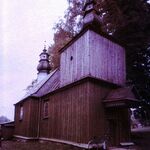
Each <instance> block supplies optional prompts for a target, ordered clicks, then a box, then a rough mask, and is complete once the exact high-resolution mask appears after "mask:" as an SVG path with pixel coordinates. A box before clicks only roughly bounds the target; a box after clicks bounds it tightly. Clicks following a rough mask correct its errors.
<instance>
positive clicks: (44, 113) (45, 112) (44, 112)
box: [43, 101, 48, 118]
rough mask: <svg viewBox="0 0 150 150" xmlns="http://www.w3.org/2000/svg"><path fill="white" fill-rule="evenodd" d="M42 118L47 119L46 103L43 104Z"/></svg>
mask: <svg viewBox="0 0 150 150" xmlns="http://www.w3.org/2000/svg"><path fill="white" fill-rule="evenodd" d="M43 117H44V118H47V117H48V102H47V101H46V102H44V110H43Z"/></svg>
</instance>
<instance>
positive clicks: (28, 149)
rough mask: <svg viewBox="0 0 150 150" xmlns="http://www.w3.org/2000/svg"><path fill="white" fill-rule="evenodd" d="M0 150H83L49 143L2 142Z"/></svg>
mask: <svg viewBox="0 0 150 150" xmlns="http://www.w3.org/2000/svg"><path fill="white" fill-rule="evenodd" d="M0 150H83V149H79V148H77V147H73V146H69V145H62V144H58V143H51V142H37V141H36V142H23V141H2V148H0Z"/></svg>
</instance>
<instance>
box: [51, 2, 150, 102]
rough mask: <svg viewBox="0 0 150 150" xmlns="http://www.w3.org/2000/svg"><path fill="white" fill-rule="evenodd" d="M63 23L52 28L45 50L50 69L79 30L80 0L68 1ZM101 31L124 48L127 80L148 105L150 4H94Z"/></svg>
mask: <svg viewBox="0 0 150 150" xmlns="http://www.w3.org/2000/svg"><path fill="white" fill-rule="evenodd" d="M68 3H69V6H68V9H67V10H66V13H65V16H64V19H61V20H59V22H58V23H57V24H56V25H55V27H54V29H55V34H54V44H53V45H52V46H51V47H50V48H49V52H50V53H51V60H52V64H53V67H57V66H59V53H58V51H59V49H60V48H61V47H63V46H64V45H65V44H66V43H67V42H68V41H69V40H71V39H72V38H73V37H74V36H75V35H76V34H77V33H78V32H79V31H80V30H81V28H82V15H83V12H82V8H83V5H84V3H83V1H82V0H68ZM97 10H98V11H99V12H100V15H99V17H100V19H101V24H102V27H101V30H103V32H106V33H108V34H110V35H112V36H113V37H114V38H116V39H117V40H120V41H121V42H123V43H125V45H126V52H127V54H126V56H127V57H126V59H127V79H128V81H130V83H132V84H134V85H136V88H137V90H138V92H139V94H140V96H141V99H142V101H143V102H146V103H149V104H150V92H149V91H150V4H149V3H148V2H147V0H97Z"/></svg>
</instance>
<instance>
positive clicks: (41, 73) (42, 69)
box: [37, 41, 51, 81]
mask: <svg viewBox="0 0 150 150" xmlns="http://www.w3.org/2000/svg"><path fill="white" fill-rule="evenodd" d="M44 42H45V41H44ZM37 70H38V81H40V80H42V79H43V78H44V77H46V76H47V75H48V74H49V72H50V70H51V66H50V64H49V54H48V53H47V49H46V44H44V49H43V51H42V53H41V54H40V60H39V64H38V66H37Z"/></svg>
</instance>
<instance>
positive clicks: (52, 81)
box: [18, 69, 60, 103]
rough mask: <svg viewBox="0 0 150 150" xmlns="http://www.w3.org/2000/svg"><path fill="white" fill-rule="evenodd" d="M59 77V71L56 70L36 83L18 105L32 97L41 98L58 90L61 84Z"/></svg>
mask: <svg viewBox="0 0 150 150" xmlns="http://www.w3.org/2000/svg"><path fill="white" fill-rule="evenodd" d="M59 75H60V72H59V69H55V70H54V71H52V72H51V73H50V74H49V75H48V76H47V77H45V78H44V79H43V80H42V81H41V82H39V83H36V84H35V85H34V86H33V87H32V88H31V89H29V90H28V92H27V93H26V94H25V96H24V97H23V98H22V99H21V100H20V101H19V102H18V103H20V102H21V101H23V100H25V99H27V98H28V97H30V96H33V97H41V96H43V95H45V94H47V93H49V92H52V91H54V90H56V89H58V88H59V84H60V80H59V79H60V78H59Z"/></svg>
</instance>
